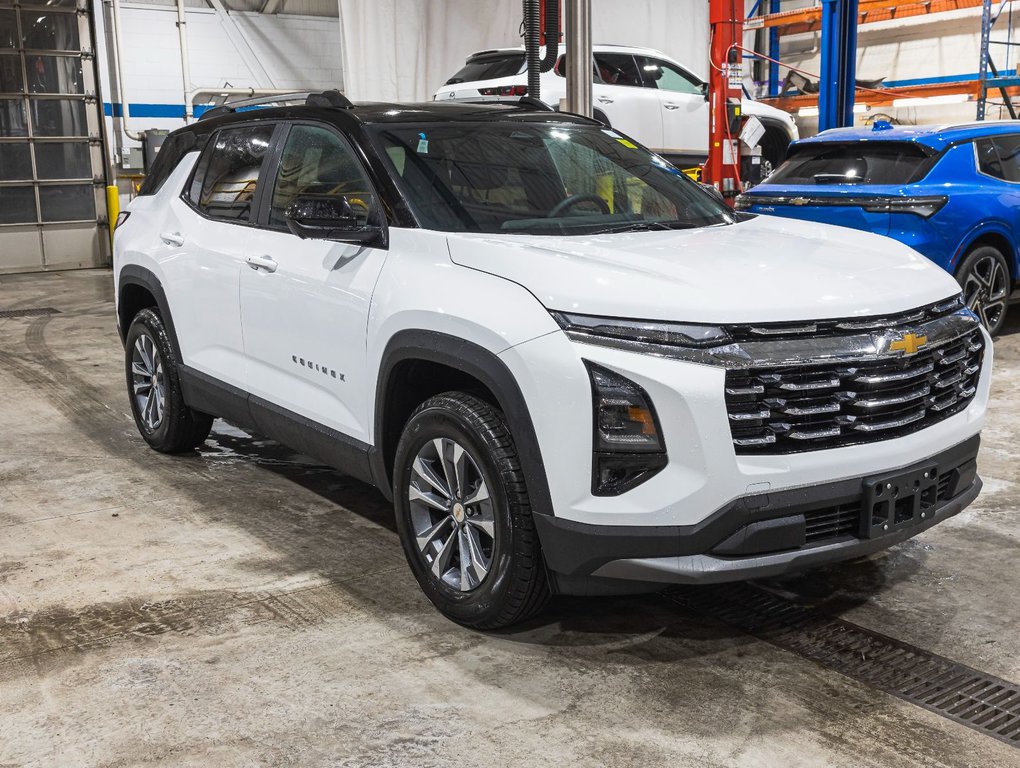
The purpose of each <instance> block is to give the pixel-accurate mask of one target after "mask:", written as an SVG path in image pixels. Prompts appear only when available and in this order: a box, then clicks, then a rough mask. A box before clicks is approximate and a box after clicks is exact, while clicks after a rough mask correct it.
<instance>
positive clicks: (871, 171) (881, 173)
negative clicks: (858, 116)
mask: <svg viewBox="0 0 1020 768" xmlns="http://www.w3.org/2000/svg"><path fill="white" fill-rule="evenodd" d="M936 159H937V158H935V157H929V156H928V155H927V154H926V153H925V152H924V151H923V150H922V149H921V148H920V147H917V146H916V145H914V144H912V143H910V142H907V141H890V142H886V143H884V144H882V143H876V142H871V141H868V142H855V143H852V144H831V143H821V142H819V143H817V144H804V145H802V146H800V147H795V148H794V150H793V154H792V155H791V156H790V158H789V159H788V160H787V161H786V162H785V163H783V164H782V165H781V166H779V168H778V169H777V170H776V172H775V173H773V174H772V175H771V176H769V177H768V179H767V183H769V184H779V183H783V184H809V185H810V184H896V185H899V184H913V183H914V182H915V181H920V180H921V179H922V178H924V176H925V174H927V173H928V171H929V170H930V169H931V167H932V166H933V165H934V164H935V160H936Z"/></svg>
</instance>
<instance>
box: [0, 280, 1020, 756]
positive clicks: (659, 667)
mask: <svg viewBox="0 0 1020 768" xmlns="http://www.w3.org/2000/svg"><path fill="white" fill-rule="evenodd" d="M36 306H52V307H56V308H57V309H59V310H60V311H61V314H57V315H52V316H49V317H38V318H27V319H6V320H2V319H0V766H100V765H102V766H126V765H161V766H163V765H165V766H171V765H172V766H359V765H373V766H453V765H463V764H470V765H473V766H503V765H507V766H509V765H521V766H525V765H544V764H548V765H570V766H599V767H603V766H618V765H636V764H639V763H640V764H645V765H665V764H667V763H669V764H671V765H696V766H776V765H785V766H793V765H810V766H815V765H833V766H883V767H884V766H915V765H916V766H922V765H923V766H963V765H974V766H1006V765H1020V750H1016V749H1014V748H1012V747H1010V746H1007V745H1006V744H1003V743H1000V742H997V741H994V740H992V739H991V738H988V737H986V736H984V735H981V734H979V733H976V732H974V731H972V730H969V729H967V728H965V727H963V726H960V725H957V724H955V723H953V722H950V721H948V720H945V719H943V718H941V717H939V716H937V715H934V714H931V713H929V712H927V711H925V710H922V709H920V708H918V707H915V706H913V705H911V704H907V703H904V702H901V701H899V700H897V699H895V698H892V697H891V696H888V695H886V694H883V693H880V692H877V691H875V690H873V689H870V688H868V687H866V686H864V685H861V684H858V683H855V682H853V681H850V680H848V679H847V678H844V677H841V676H840V675H838V674H836V673H834V672H831V671H829V670H827V669H824V668H822V667H820V666H817V665H815V664H813V663H811V662H809V661H806V660H804V659H802V658H800V657H798V656H795V655H793V654H790V653H787V652H785V651H782V650H779V649H777V648H775V647H773V646H771V645H768V644H766V643H764V642H762V641H759V640H756V639H754V638H751V637H748V636H746V635H743V634H741V633H740V632H739V631H737V630H735V629H732V628H730V627H728V626H726V625H723V624H719V623H716V622H714V621H711V620H707V619H704V618H697V617H694V616H692V615H688V614H685V613H683V612H682V611H681V610H680V609H679V608H678V607H676V606H675V605H674V604H673V603H672V602H670V601H669V600H667V599H665V598H663V597H660V596H650V597H645V598H640V599H633V598H628V599H615V600H559V601H557V602H555V603H554V604H553V605H552V606H551V608H550V609H549V610H548V611H547V612H546V613H545V614H544V615H543V616H542V617H541V618H540V619H539V620H537V621H535V622H533V623H532V624H530V625H528V626H526V627H524V628H521V629H519V630H516V631H512V632H505V633H495V634H481V633H478V632H472V631H469V630H466V629H463V628H461V627H458V626H456V625H454V624H451V623H449V622H447V621H446V620H444V619H443V618H442V617H440V616H439V615H438V614H437V613H436V612H435V611H434V610H432V608H431V606H430V605H429V604H428V603H427V601H426V600H425V598H424V597H423V596H422V595H421V593H420V592H419V590H418V588H417V585H416V584H415V582H414V580H413V578H412V577H411V575H410V573H409V571H408V569H407V567H406V565H405V562H404V559H403V555H402V553H401V551H400V547H399V544H398V542H397V536H396V534H395V533H394V530H393V525H392V522H391V519H390V517H391V513H390V511H389V509H388V506H387V505H386V504H385V503H384V501H383V500H382V498H381V497H380V496H379V495H378V494H377V493H375V492H374V491H373V490H371V489H369V488H367V487H365V486H363V485H361V484H359V483H356V482H354V481H352V480H349V479H346V478H344V477H342V476H339V475H337V474H335V473H332V472H329V471H327V470H325V469H324V468H322V467H319V466H316V465H315V464H314V463H312V462H310V461H309V460H307V459H302V458H301V457H299V456H295V455H294V454H292V453H291V452H289V451H287V450H285V449H283V448H281V447H279V446H277V445H275V444H272V443H268V442H265V441H262V440H260V439H258V438H256V437H251V436H249V435H247V434H244V433H242V432H240V431H238V430H236V429H234V428H232V427H230V426H228V425H225V424H223V423H222V422H217V424H216V427H215V429H214V434H213V436H212V439H211V440H210V441H209V443H207V445H206V447H205V448H204V449H203V450H202V451H201V452H200V454H195V455H192V456H187V457H173V458H172V457H166V456H161V455H159V454H156V453H154V452H152V451H150V450H149V449H148V448H147V447H146V446H145V444H144V443H143V442H142V440H141V439H140V438H139V437H138V435H137V433H136V431H135V427H134V424H133V422H132V420H131V417H130V415H129V412H128V404H127V399H126V395H125V390H124V383H123V375H122V363H121V355H122V351H121V348H120V345H119V342H118V339H117V335H116V330H115V327H114V320H113V309H112V291H111V278H110V273H109V272H108V271H90V272H74V273H63V274H59V273H58V274H46V275H33V276H19V277H0V309H9V308H14V307H36ZM995 371H996V380H995V385H994V403H993V407H992V411H991V415H990V418H989V422H988V426H987V428H986V430H985V433H984V434H985V437H984V441H985V442H984V446H983V449H982V455H981V471H982V474H983V476H984V478H985V483H986V485H985V491H984V493H983V494H982V496H981V497H980V499H979V500H978V502H977V503H976V504H975V505H974V506H972V507H971V508H970V509H969V510H967V511H966V512H964V513H963V514H962V515H960V516H959V517H957V518H955V519H953V520H951V521H949V522H947V523H945V524H943V525H941V526H939V527H937V528H935V529H933V530H931V531H929V532H928V533H926V534H924V535H922V536H920V537H919V538H917V539H914V540H912V541H910V542H907V543H905V544H904V545H901V546H899V547H897V548H896V549H894V550H893V551H891V552H889V553H887V554H885V555H883V556H880V557H876V558H874V559H872V560H869V561H867V562H863V563H856V564H852V565H845V566H841V567H838V568H831V569H828V570H825V571H822V572H820V573H814V574H812V575H810V576H808V577H802V578H798V579H793V580H791V581H790V582H789V584H788V585H787V587H788V588H789V589H790V590H792V591H794V592H798V593H801V594H802V595H803V597H804V599H806V600H809V601H813V602H815V603H819V604H823V605H826V606H828V608H830V609H832V610H834V611H837V612H838V613H839V614H840V615H842V616H843V617H844V618H846V619H848V620H850V621H854V622H857V623H859V624H861V625H863V626H865V627H868V628H871V629H875V630H878V631H881V632H884V633H886V634H888V635H891V636H893V637H895V638H898V639H900V640H904V641H907V642H910V643H914V644H916V645H918V646H921V647H923V648H925V649H928V650H930V651H933V652H937V653H940V654H943V655H945V656H948V657H950V658H952V659H954V660H956V661H959V662H963V663H965V664H969V665H971V666H974V667H977V668H979V669H983V670H985V671H987V672H990V673H992V674H996V675H999V676H1001V677H1004V678H1006V679H1008V680H1014V681H1016V680H1020V633H1018V632H1017V626H1018V621H1017V619H1018V616H1020V611H1018V607H1020V569H1018V568H1017V552H1018V544H1020V541H1018V536H1020V521H1018V519H1017V515H1016V511H1017V508H1018V506H1020V481H1018V472H1017V467H1018V464H1020V437H1018V435H1017V431H1016V426H1015V425H1016V424H1017V423H1020V397H1018V395H1020V310H1018V311H1016V312H1014V313H1013V318H1012V323H1011V325H1010V327H1009V332H1008V333H1006V334H1004V335H1003V337H1002V338H1001V339H1000V340H999V341H998V343H997V344H996V365H995Z"/></svg>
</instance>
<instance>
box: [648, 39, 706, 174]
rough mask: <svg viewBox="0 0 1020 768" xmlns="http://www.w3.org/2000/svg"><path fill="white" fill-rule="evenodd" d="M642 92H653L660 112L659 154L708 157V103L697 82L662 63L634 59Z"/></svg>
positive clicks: (674, 67)
mask: <svg viewBox="0 0 1020 768" xmlns="http://www.w3.org/2000/svg"><path fill="white" fill-rule="evenodd" d="M636 59H637V63H638V68H639V70H640V72H641V78H642V80H643V81H644V84H645V87H646V88H654V89H655V93H656V95H657V96H658V101H659V106H660V108H661V110H662V134H663V150H664V151H665V152H667V153H669V154H676V155H699V156H700V155H707V154H708V114H709V108H708V101H706V100H705V92H704V89H703V86H702V83H701V81H700V80H698V78H696V77H695V76H694V75H692V74H690V73H689V72H686V71H684V70H683V69H680V68H679V67H677V66H676V65H674V64H672V63H670V62H668V61H665V60H664V59H659V58H654V57H652V56H637V57H636Z"/></svg>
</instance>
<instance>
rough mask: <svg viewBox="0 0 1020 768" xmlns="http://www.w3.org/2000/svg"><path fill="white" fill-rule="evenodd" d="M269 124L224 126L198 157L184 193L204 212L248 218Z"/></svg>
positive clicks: (266, 149)
mask: <svg viewBox="0 0 1020 768" xmlns="http://www.w3.org/2000/svg"><path fill="white" fill-rule="evenodd" d="M274 127H275V126H273V125H255V126H250V127H245V128H225V129H223V130H222V131H220V132H219V133H217V134H216V136H215V138H214V139H213V141H212V143H211V144H209V146H208V147H206V150H205V152H204V153H203V154H202V158H201V159H200V160H199V161H198V168H197V169H196V170H195V177H194V179H193V180H192V182H191V190H190V192H189V195H188V197H189V198H190V200H191V202H192V203H193V204H194V205H195V207H196V208H198V209H199V210H200V211H202V213H204V214H205V215H206V216H209V217H211V218H214V219H228V220H231V221H249V220H250V218H251V212H252V206H253V205H254V202H255V192H256V187H257V185H258V180H259V173H260V171H261V170H262V163H263V162H264V161H265V159H266V155H268V154H269V143H270V140H271V139H272V138H273V130H274Z"/></svg>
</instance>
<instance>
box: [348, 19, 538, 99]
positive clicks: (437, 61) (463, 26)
mask: <svg viewBox="0 0 1020 768" xmlns="http://www.w3.org/2000/svg"><path fill="white" fill-rule="evenodd" d="M339 4H340V36H341V46H342V54H343V62H344V84H345V87H346V91H347V95H348V96H349V97H350V98H352V99H355V100H358V99H361V100H365V101H368V100H381V101H390V100H392V101H422V100H428V99H431V98H432V94H433V93H435V91H436V89H438V88H439V87H440V86H442V85H443V83H445V82H446V81H447V79H448V78H449V77H450V76H451V75H453V74H454V73H455V72H456V71H457V70H458V69H460V68H461V67H462V66H463V65H464V60H465V59H467V57H468V56H469V55H470V54H472V53H474V52H475V51H482V50H486V49H488V48H508V47H513V46H517V45H520V44H521V38H520V33H519V28H520V24H521V2H520V0H339Z"/></svg>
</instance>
